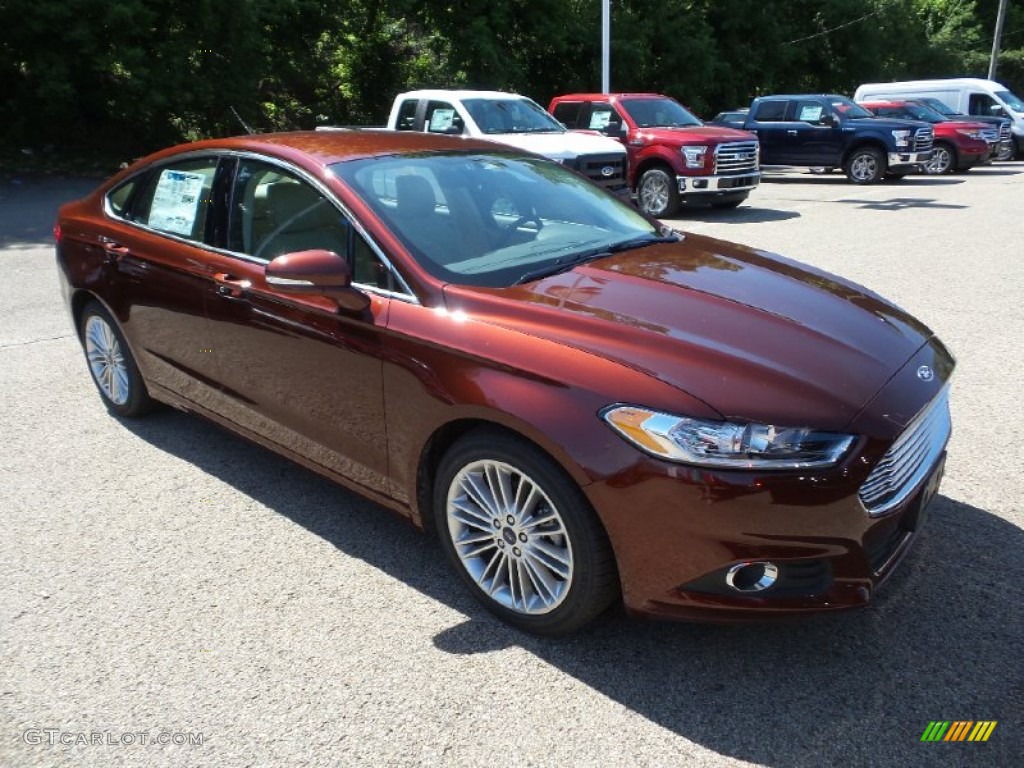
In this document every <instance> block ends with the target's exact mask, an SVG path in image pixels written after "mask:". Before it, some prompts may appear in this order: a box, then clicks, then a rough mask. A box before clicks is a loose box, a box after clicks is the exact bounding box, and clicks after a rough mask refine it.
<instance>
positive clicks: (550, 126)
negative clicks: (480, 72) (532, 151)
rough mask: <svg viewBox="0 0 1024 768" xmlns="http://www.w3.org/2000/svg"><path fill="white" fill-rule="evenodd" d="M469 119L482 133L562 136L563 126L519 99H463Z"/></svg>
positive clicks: (532, 105) (530, 103) (534, 106)
mask: <svg viewBox="0 0 1024 768" xmlns="http://www.w3.org/2000/svg"><path fill="white" fill-rule="evenodd" d="M462 103H463V104H465V105H466V110H467V111H468V112H469V114H470V117H472V118H473V121H474V122H475V123H476V124H477V126H479V128H480V130H481V132H483V133H486V134H499V133H565V126H563V125H562V124H561V123H559V122H558V121H557V120H555V118H553V117H552V116H551V115H549V114H548V113H547V112H545V111H544V109H543V108H542V107H541V106H540V105H539V104H537V103H536V102H535V101H530V100H529V99H526V98H521V99H464V100H463V102H462Z"/></svg>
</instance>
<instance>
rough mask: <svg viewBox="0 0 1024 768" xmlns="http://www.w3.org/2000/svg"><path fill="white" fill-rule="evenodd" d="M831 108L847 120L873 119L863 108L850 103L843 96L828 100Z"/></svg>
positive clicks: (852, 102) (855, 103)
mask: <svg viewBox="0 0 1024 768" xmlns="http://www.w3.org/2000/svg"><path fill="white" fill-rule="evenodd" d="M829 103H830V104H831V105H832V108H833V109H835V111H836V112H838V113H839V114H841V115H843V116H845V117H849V118H861V117H874V115H872V114H871V113H870V112H868V111H867V110H866V109H864V107H862V106H861V105H860V104H858V103H857V102H855V101H851V100H850V99H847V98H846V97H844V96H837V97H834V98H832V99H830V100H829Z"/></svg>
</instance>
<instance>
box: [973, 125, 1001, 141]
mask: <svg viewBox="0 0 1024 768" xmlns="http://www.w3.org/2000/svg"><path fill="white" fill-rule="evenodd" d="M978 133H980V134H981V138H982V139H983V140H984V141H986V142H988V143H989V144H995V143H996V142H998V141H999V130H998V129H997V128H996V127H995V126H991V127H989V128H982V129H981V130H980V131H978Z"/></svg>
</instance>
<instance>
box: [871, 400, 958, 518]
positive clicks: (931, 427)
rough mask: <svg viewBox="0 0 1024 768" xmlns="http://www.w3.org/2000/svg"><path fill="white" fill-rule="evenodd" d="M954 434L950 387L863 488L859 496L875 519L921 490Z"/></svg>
mask: <svg viewBox="0 0 1024 768" xmlns="http://www.w3.org/2000/svg"><path fill="white" fill-rule="evenodd" d="M951 431H952V424H951V422H950V418H949V387H948V386H947V387H946V388H945V389H943V390H942V392H940V393H939V394H938V395H937V396H936V397H935V399H934V400H932V401H931V403H929V404H928V405H927V406H926V407H925V408H924V409H923V410H922V411H921V412H920V413H919V414H917V416H915V417H914V420H913V421H911V422H910V424H908V425H907V428H906V429H905V430H903V433H902V434H901V435H900V436H899V437H898V438H896V442H894V443H893V444H892V446H890V448H889V450H888V451H886V452H885V456H883V457H882V460H881V461H879V462H878V464H876V465H875V468H874V469H873V470H871V474H870V475H868V479H867V480H865V481H864V485H862V486H861V487H860V491H859V492H858V495H859V496H860V500H861V502H862V503H863V504H864V507H865V508H866V509H867V511H868V514H869V515H871V517H880V516H881V515H884V514H886V513H887V512H891V511H892V510H893V509H895V508H896V507H898V506H899V505H900V504H901V503H903V502H904V501H905V500H906V499H907V498H908V497H909V496H910V495H911V494H912V493H913V492H914V491H915V490H917V487H918V486H919V485H920V484H921V481H922V480H924V479H925V477H927V475H928V472H929V471H930V470H931V468H932V467H933V466H934V465H935V461H936V460H937V459H938V458H939V456H940V455H941V454H942V451H943V450H944V449H945V447H946V442H947V441H948V440H949V434H950V432H951Z"/></svg>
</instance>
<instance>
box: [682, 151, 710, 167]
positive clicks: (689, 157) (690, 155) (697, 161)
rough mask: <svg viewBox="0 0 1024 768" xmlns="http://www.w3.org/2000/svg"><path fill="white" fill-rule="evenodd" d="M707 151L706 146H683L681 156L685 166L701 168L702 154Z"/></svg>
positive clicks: (702, 163)
mask: <svg viewBox="0 0 1024 768" xmlns="http://www.w3.org/2000/svg"><path fill="white" fill-rule="evenodd" d="M707 153H708V148H707V147H706V146H697V147H683V158H684V159H685V160H686V167H687V168H703V167H704V156H705V155H706V154H707Z"/></svg>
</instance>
